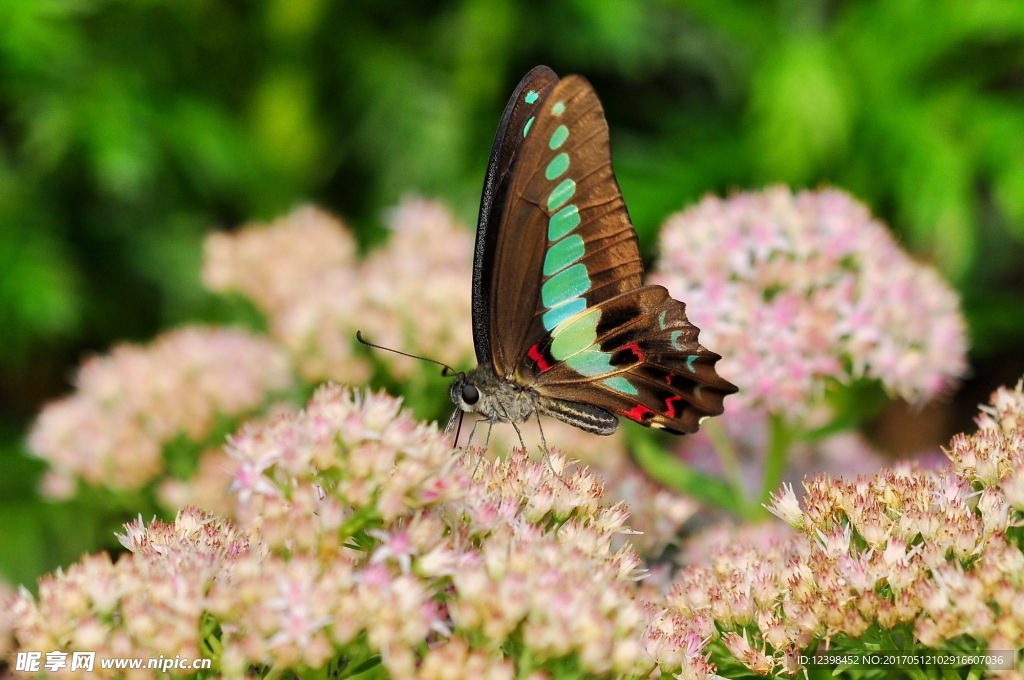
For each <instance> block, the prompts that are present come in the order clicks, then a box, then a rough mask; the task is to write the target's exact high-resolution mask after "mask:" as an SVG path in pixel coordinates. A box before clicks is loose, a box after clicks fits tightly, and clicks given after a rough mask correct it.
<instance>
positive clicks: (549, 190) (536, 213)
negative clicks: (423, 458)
mask: <svg viewBox="0 0 1024 680" xmlns="http://www.w3.org/2000/svg"><path fill="white" fill-rule="evenodd" d="M527 123H528V124H529V129H528V130H526V134H525V136H524V139H523V142H522V144H521V146H520V148H519V149H518V151H517V152H516V154H515V158H514V159H513V160H512V164H511V169H510V174H509V176H508V184H507V187H502V191H500V192H499V194H500V196H501V201H502V203H503V207H502V210H501V212H500V214H501V219H500V221H499V222H498V225H499V226H498V228H497V229H496V230H494V229H493V227H492V228H491V229H490V231H491V232H493V234H494V236H493V238H494V244H493V249H491V250H489V249H490V248H491V246H490V245H485V247H484V250H485V252H490V253H491V255H490V257H487V256H485V257H484V258H483V262H484V267H482V268H481V272H480V275H481V276H483V277H485V278H487V277H489V279H488V280H489V282H490V285H489V286H486V285H485V286H484V287H485V288H488V296H489V318H488V325H489V328H490V329H491V333H490V353H491V359H492V361H493V365H494V368H495V372H496V373H497V375H499V376H503V377H505V378H507V379H510V380H515V381H516V382H520V383H529V382H530V381H531V380H532V377H533V376H532V375H531V374H530V373H521V372H520V369H521V368H524V367H526V366H528V362H527V357H526V352H527V350H528V348H530V347H531V346H532V345H534V344H536V343H537V342H540V341H542V340H543V339H545V338H546V337H548V335H549V334H550V332H551V331H552V330H553V329H554V328H555V327H556V326H558V324H559V323H561V322H562V321H564V320H565V319H567V318H569V317H571V316H573V315H574V314H577V313H578V312H580V311H582V310H584V309H587V308H590V307H593V306H595V305H599V304H601V303H602V302H604V301H606V300H609V299H611V298H614V297H616V296H618V295H621V294H622V293H624V292H626V291H630V290H634V289H636V288H638V287H639V286H640V285H641V280H642V275H643V266H642V263H641V261H640V251H639V247H638V245H637V240H636V233H635V232H634V231H633V227H632V224H631V223H630V220H629V215H628V213H627V212H626V206H625V204H624V203H623V200H622V193H621V191H620V190H619V185H618V183H617V182H616V180H615V175H614V174H613V172H612V167H611V152H610V148H609V142H608V125H607V123H606V122H605V118H604V111H603V109H602V108H601V103H600V101H598V98H597V95H596V94H595V93H594V90H593V88H592V87H591V86H590V84H589V83H588V82H587V81H586V80H585V79H583V78H581V77H579V76H569V77H567V78H565V79H563V80H560V81H558V82H557V83H556V84H555V85H554V86H553V87H550V88H549V89H547V90H545V91H543V92H542V93H541V96H540V99H539V101H538V103H537V109H536V111H535V115H534V117H533V120H532V123H531V122H529V119H528V120H527ZM525 125H526V123H524V129H525ZM490 238H492V236H491V233H488V236H487V240H488V241H489V239H490ZM488 266H489V270H488V269H487V267H488ZM478 347H479V345H478Z"/></svg>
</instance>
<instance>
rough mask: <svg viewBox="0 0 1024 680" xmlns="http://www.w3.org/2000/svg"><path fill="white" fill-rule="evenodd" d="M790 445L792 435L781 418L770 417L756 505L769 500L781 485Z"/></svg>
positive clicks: (777, 416) (776, 416)
mask: <svg viewBox="0 0 1024 680" xmlns="http://www.w3.org/2000/svg"><path fill="white" fill-rule="evenodd" d="M791 445H792V434H791V430H790V429H789V427H787V425H786V421H785V420H783V418H782V416H779V415H772V416H771V420H770V421H769V428H768V451H767V455H766V457H765V461H764V482H763V484H762V486H761V497H760V499H759V500H758V504H759V505H760V504H761V503H767V502H768V501H769V500H771V495H772V492H774V491H776V490H777V489H778V488H779V485H780V484H782V477H783V475H784V474H785V473H786V463H787V462H788V458H789V447H790V446H791Z"/></svg>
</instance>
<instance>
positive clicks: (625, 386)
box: [601, 375, 640, 395]
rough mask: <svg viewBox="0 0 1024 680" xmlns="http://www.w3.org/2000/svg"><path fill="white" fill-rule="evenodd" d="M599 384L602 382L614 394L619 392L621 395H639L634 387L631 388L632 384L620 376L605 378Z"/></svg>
mask: <svg viewBox="0 0 1024 680" xmlns="http://www.w3.org/2000/svg"><path fill="white" fill-rule="evenodd" d="M601 382H603V383H604V384H605V385H607V386H608V387H610V388H612V389H613V390H615V391H616V392H621V393H623V394H633V395H636V394H639V393H640V392H639V391H637V389H636V387H634V386H633V383H631V382H629V381H628V380H626V379H625V378H623V377H622V376H621V375H616V376H612V377H611V378H605V379H604V380H602V381H601Z"/></svg>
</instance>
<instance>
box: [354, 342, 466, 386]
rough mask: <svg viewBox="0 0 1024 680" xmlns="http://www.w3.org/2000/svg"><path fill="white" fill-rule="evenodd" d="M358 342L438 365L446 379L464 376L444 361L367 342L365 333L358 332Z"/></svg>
mask: <svg viewBox="0 0 1024 680" xmlns="http://www.w3.org/2000/svg"><path fill="white" fill-rule="evenodd" d="M356 340H358V341H359V344H361V345H366V346H367V347H373V348H375V349H382V350H384V351H385V352H393V353H394V354H401V355H402V356H403V357H409V358H410V359H419V360H420V361H429V362H430V363H432V364H437V365H438V366H442V367H443V368H444V370H443V371H441V375H442V376H444V377H446V378H447V377H448V376H450V375H461V374H462V371H456V370H455V369H454V368H452V367H451V366H449V365H448V364H446V363H444V362H443V361H438V360H437V359H429V358H427V357H421V356H419V355H417V354H409V353H408V352H400V351H399V350H397V349H391V348H390V347H384V346H383V345H375V344H374V343H372V342H370V341H369V340H366V339H364V338H363V332H362V331H356Z"/></svg>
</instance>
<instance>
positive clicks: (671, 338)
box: [668, 331, 683, 349]
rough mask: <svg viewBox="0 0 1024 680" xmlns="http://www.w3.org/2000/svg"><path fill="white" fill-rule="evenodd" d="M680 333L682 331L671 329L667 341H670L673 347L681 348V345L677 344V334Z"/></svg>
mask: <svg viewBox="0 0 1024 680" xmlns="http://www.w3.org/2000/svg"><path fill="white" fill-rule="evenodd" d="M682 334H683V332H682V331H672V334H671V335H670V336H668V337H669V342H671V343H672V346H673V347H675V348H676V349H683V346H682V345H680V344H679V336H680V335H682Z"/></svg>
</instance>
